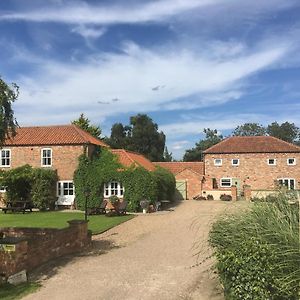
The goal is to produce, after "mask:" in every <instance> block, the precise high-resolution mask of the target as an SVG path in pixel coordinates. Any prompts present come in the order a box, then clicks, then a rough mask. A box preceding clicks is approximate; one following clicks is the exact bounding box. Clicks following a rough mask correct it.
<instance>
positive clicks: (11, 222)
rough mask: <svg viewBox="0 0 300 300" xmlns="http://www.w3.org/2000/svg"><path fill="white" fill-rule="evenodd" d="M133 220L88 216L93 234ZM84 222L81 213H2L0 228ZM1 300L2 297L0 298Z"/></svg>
mask: <svg viewBox="0 0 300 300" xmlns="http://www.w3.org/2000/svg"><path fill="white" fill-rule="evenodd" d="M131 218H133V216H132V215H125V216H116V217H106V216H105V215H96V216H88V220H89V229H90V230H91V231H92V233H93V234H98V233H101V232H103V231H105V230H107V229H109V228H112V227H114V226H116V225H118V224H121V223H123V222H125V221H127V220H129V219H131ZM74 219H77V220H83V219H84V213H81V212H71V211H70V212H59V211H56V212H32V213H25V214H22V213H13V214H12V213H7V214H4V213H3V212H0V227H45V228H64V227H68V223H67V221H68V220H74ZM0 299H1V297H0Z"/></svg>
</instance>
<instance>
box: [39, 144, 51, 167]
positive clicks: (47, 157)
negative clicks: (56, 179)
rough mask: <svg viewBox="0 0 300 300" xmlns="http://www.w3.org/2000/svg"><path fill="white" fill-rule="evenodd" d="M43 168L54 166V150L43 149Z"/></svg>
mask: <svg viewBox="0 0 300 300" xmlns="http://www.w3.org/2000/svg"><path fill="white" fill-rule="evenodd" d="M41 154H42V155H41V156H42V161H41V164H42V167H51V166H52V149H51V148H44V149H42V153H41Z"/></svg>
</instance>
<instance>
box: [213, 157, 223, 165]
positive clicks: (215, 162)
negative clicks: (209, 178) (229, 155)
mask: <svg viewBox="0 0 300 300" xmlns="http://www.w3.org/2000/svg"><path fill="white" fill-rule="evenodd" d="M214 165H215V166H222V159H221V158H216V159H214Z"/></svg>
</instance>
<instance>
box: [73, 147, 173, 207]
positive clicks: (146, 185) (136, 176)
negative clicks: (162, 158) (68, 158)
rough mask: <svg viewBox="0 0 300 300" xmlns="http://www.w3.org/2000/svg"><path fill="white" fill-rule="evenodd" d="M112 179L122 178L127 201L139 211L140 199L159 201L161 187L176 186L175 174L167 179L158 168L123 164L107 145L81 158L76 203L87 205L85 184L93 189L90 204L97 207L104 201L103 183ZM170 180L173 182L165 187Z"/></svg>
mask: <svg viewBox="0 0 300 300" xmlns="http://www.w3.org/2000/svg"><path fill="white" fill-rule="evenodd" d="M160 175H161V173H160ZM170 176H173V175H172V174H171V175H170V174H169V177H170ZM173 177H174V176H173ZM109 181H118V182H122V184H123V186H124V188H125V193H124V199H125V200H127V201H128V210H130V211H138V210H139V209H140V204H139V203H140V201H141V200H144V199H147V200H149V201H150V203H154V202H155V201H157V200H158V199H159V194H160V192H161V190H162V189H164V190H168V191H170V190H175V178H174V180H172V179H171V180H167V181H164V180H162V179H161V176H158V174H157V173H156V172H155V171H154V172H149V171H147V170H146V169H144V168H142V167H137V168H133V167H131V168H124V166H122V165H121V164H120V163H119V162H118V159H117V157H116V156H115V155H113V154H112V153H111V152H110V151H108V150H107V149H101V150H100V151H99V152H98V153H97V154H96V155H94V156H93V157H92V158H88V157H87V156H86V155H82V156H81V157H80V158H79V165H78V168H77V170H76V171H75V176H74V184H75V194H76V203H77V207H78V208H79V209H84V207H85V193H84V191H85V189H86V188H88V189H89V190H90V196H89V197H88V207H89V208H94V207H98V206H99V205H100V204H101V202H102V201H103V189H104V184H105V183H107V182H109ZM169 183H170V184H171V185H173V186H172V187H166V186H165V185H166V184H169ZM162 187H163V188H162Z"/></svg>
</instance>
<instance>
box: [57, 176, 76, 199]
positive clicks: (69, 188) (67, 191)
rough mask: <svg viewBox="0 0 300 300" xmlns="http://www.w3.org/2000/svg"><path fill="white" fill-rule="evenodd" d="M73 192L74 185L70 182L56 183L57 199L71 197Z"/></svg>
mask: <svg viewBox="0 0 300 300" xmlns="http://www.w3.org/2000/svg"><path fill="white" fill-rule="evenodd" d="M74 192H75V189H74V183H73V181H71V180H65V181H58V182H57V197H60V196H73V195H74Z"/></svg>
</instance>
